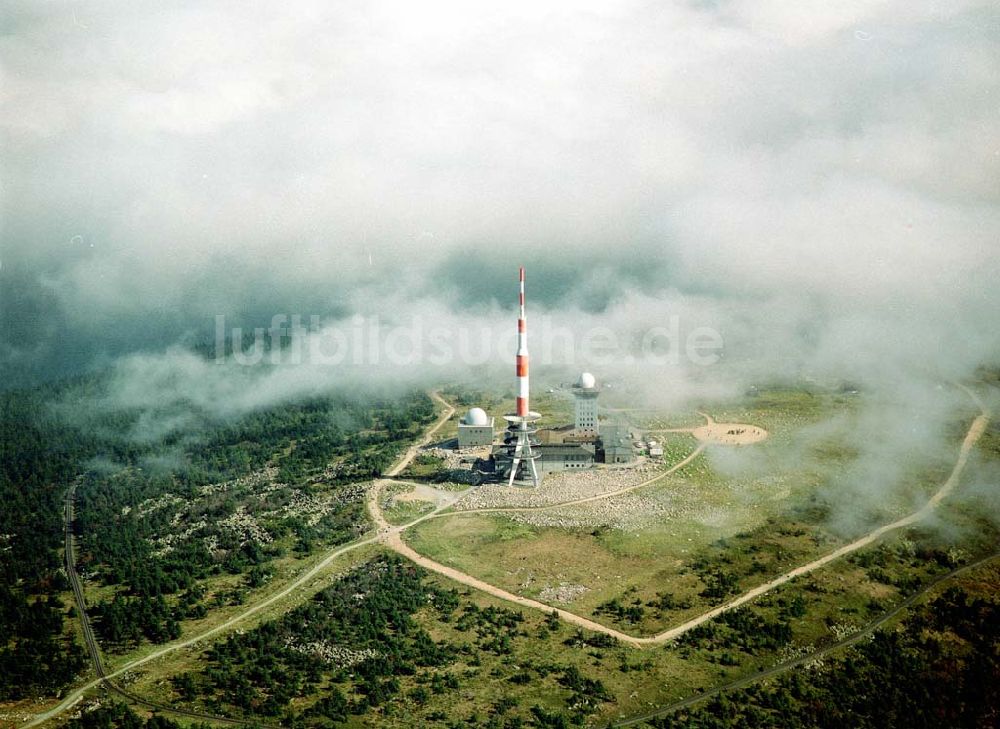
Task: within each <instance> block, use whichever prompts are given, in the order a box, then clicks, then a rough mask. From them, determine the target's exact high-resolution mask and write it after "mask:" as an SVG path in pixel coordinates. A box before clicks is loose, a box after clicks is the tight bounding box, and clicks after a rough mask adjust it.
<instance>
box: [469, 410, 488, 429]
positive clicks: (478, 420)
mask: <svg viewBox="0 0 1000 729" xmlns="http://www.w3.org/2000/svg"><path fill="white" fill-rule="evenodd" d="M463 422H464V423H465V424H466V425H489V424H490V419H489V417H487V415H486V411H485V410H483V409H482V408H469V412H467V413H466V414H465V420H464V421H463Z"/></svg>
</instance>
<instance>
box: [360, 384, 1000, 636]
mask: <svg viewBox="0 0 1000 729" xmlns="http://www.w3.org/2000/svg"><path fill="white" fill-rule="evenodd" d="M970 394H972V393H970ZM973 397H974V396H973ZM974 399H976V402H977V404H979V405H980V407H982V403H981V402H979V400H978V398H975V397H974ZM706 417H707V416H706ZM988 423H989V414H988V413H987V412H986V411H985V409H983V411H982V412H981V414H980V415H979V416H977V417H976V419H975V420H973V422H972V425H971V426H970V427H969V430H968V432H967V433H966V436H965V439H964V440H963V442H962V446H961V448H960V449H959V454H958V460H957V461H956V462H955V466H954V468H953V469H952V472H951V475H949V477H948V479H947V480H946V481H945V482H944V483H943V484H942V485H941V488H939V489H938V490H937V492H935V493H934V495H933V496H931V498H930V499H929V500H928V501H927V503H926V504H925V505H924V506H923V507H922V508H921V509H919V510H918V511H915V512H913V513H912V514H910V515H908V516H905V517H903V518H902V519H898V520H896V521H894V522H892V523H891V524H886V525H884V526H881V527H879V528H877V529H874V530H873V531H871V532H869V533H868V534H866V535H865V536H863V537H861V538H859V539H856V540H855V541H853V542H851V543H850V544H846V545H844V546H842V547H840V548H838V549H836V550H834V551H833V552H830V553H829V554H826V555H824V556H822V557H820V558H818V559H815V560H813V561H812V562H808V563H806V564H804V565H801V566H799V567H796V568H795V569H792V570H789V571H788V572H785V573H784V574H781V575H779V576H777V577H775V578H774V579H772V580H769V581H768V582H765V583H764V584H762V585H759V586H757V587H755V588H753V589H752V590H749V591H748V592H745V593H743V594H742V595H740V596H739V597H736V598H734V599H732V600H730V601H728V602H726V603H724V604H722V605H719V606H718V607H715V608H713V609H711V610H709V611H707V612H705V613H702V614H701V615H699V616H697V617H695V618H692V619H691V620H688V621H687V622H685V623H681V624H680V625H678V626H676V627H673V628H670V629H668V630H665V631H663V632H662V633H657V634H656V635H652V636H648V637H635V636H631V635H628V634H626V633H623V632H621V631H619V630H615V629H614V628H609V627H607V626H604V625H601V624H600V623H596V622H594V621H592V620H589V619H588V618H585V617H582V616H580V615H576V614H575V613H570V612H567V611H565V610H561V609H559V608H554V607H552V606H551V605H546V604H544V603H541V602H538V601H536V600H531V599H529V598H526V597H522V596H520V595H515V594H513V593H510V592H507V591H506V590H503V589H501V588H499V587H496V586H495V585H490V584H488V583H486V582H483V581H482V580H479V579H477V578H475V577H473V576H472V575H469V574H466V573H464V572H461V571H459V570H456V569H454V568H452V567H448V566H447V565H443V564H441V563H439V562H435V561H434V560H432V559H430V558H428V557H424V556H423V555H421V554H419V553H418V552H417V551H416V550H414V549H413V548H412V547H410V546H409V545H408V544H406V543H405V542H404V541H403V539H402V532H403V531H405V530H406V529H408V528H410V527H412V526H414V525H416V524H418V523H420V522H422V521H425V520H426V519H431V518H440V517H443V516H454V515H457V514H463V513H490V512H508V511H527V510H531V511H534V510H538V509H551V508H555V507H556V506H568V505H572V504H576V503H584V502H588V501H596V500H598V499H603V498H607V497H609V496H613V495H615V494H618V493H623V492H625V491H629V490H632V489H635V488H639V487H640V486H642V485H648V483H650V482H652V481H655V480H656V479H651V480H650V481H649V482H645V483H643V484H637V485H636V486H633V487H630V488H628V489H620V490H619V491H615V492H609V493H607V494H599V495H597V496H592V497H588V498H586V499H580V500H577V501H571V502H565V503H563V504H556V505H551V506H541V507H521V508H508V509H503V508H499V509H482V510H469V511H468V512H453V513H448V514H442V513H441V510H442V509H443V508H445V507H439V508H438V509H436V510H435V511H433V512H431V513H430V514H426V515H424V516H422V517H420V518H419V519H416V520H414V521H412V522H410V523H408V524H405V525H403V526H400V527H388V526H387V528H386V530H385V531H384V533H382V534H380V541H382V542H383V543H384V544H386V545H387V546H388V547H390V548H392V549H393V550H394V551H396V552H398V553H399V554H401V555H403V556H404V557H406V558H407V559H410V560H413V561H414V562H416V563H417V564H419V565H421V566H422V567H424V568H426V569H429V570H431V571H433V572H437V573H438V574H442V575H444V576H445V577H448V578H450V579H452V580H455V581H456V582H461V583H462V584H464V585H468V586H469V587H473V588H475V589H477V590H482V591H483V592H486V593H488V594H490V595H493V596H494V597H498V598H500V599H502V600H507V601H509V602H513V603H516V604H518V605H523V606H525V607H530V608H535V609H537V610H542V611H545V612H551V611H553V610H555V611H556V613H557V614H558V615H559V616H560V617H561V618H563V619H564V620H566V621H567V622H570V623H573V624H574V625H579V626H581V627H584V628H587V629H589V630H594V631H598V632H601V633H604V634H606V635H611V636H614V637H615V638H617V639H618V640H621V641H622V642H625V643H628V644H630V645H633V646H637V647H638V646H648V645H659V644H662V643H666V642H668V641H671V640H674V639H676V638H678V637H680V636H681V635H683V634H684V633H686V632H688V631H689V630H692V629H693V628H696V627H697V626H699V625H701V624H703V623H706V622H708V621H709V620H712V619H713V618H716V617H718V616H719V615H720V614H722V613H724V612H726V611H727V610H732V609H734V608H737V607H739V606H740V605H743V604H745V603H747V602H750V601H752V600H754V599H756V598H758V597H760V596H761V595H763V594H765V593H767V592H770V591H771V590H773V589H774V588H776V587H779V586H781V585H783V584H785V583H786V582H789V581H791V580H794V579H795V578H796V577H801V576H802V575H805V574H808V573H810V572H813V571H815V570H818V569H820V568H821V567H824V566H826V565H827V564H829V563H831V562H833V561H835V560H837V559H840V558H841V557H843V556H845V555H847V554H850V553H852V552H856V551H857V550H859V549H862V548H863V547H866V546H868V545H869V544H872V543H873V542H875V541H877V540H878V539H880V538H881V537H883V536H884V535H886V534H888V533H889V532H892V531H896V530H898V529H902V528H903V527H907V526H910V525H912V524H915V523H916V522H918V521H921V520H922V519H924V518H926V517H927V516H928V515H929V514H930V513H931V512H932V511H933V510H934V509H936V508H937V507H938V505H939V504H940V503H941V501H942V500H943V499H944V498H946V497H947V496H948V494H950V493H951V492H952V490H954V488H955V484H956V483H958V479H959V476H960V475H961V473H962V470H963V469H964V468H965V464H966V462H967V461H968V458H969V453H970V452H971V451H972V448H973V446H974V445H975V444H976V442H977V441H978V440H979V438H980V437H981V436H982V434H983V432H984V431H985V430H986V426H987V424H988ZM702 448H703V446H699V448H698V449H696V450H695V451H694V452H693V453H691V455H689V456H688V458H687V459H685V460H684V461H681V462H680V463H678V464H677V465H676V466H674V468H673V469H671V470H676V469H677V468H680V467H681V466H683V465H685V464H686V462H689V461H690V460H691V459H693V458H694V457H695V456H697V455H698V453H700V451H701V449H702ZM667 473H669V471H668V472H667ZM663 475H667V474H662V475H660V476H657V478H662V477H663ZM380 491H381V488H379V489H377V490H376V489H373V494H374V495H375V496H376V499H375V500H374V501H372V502H370V508H373V518H376V515H375V512H377V513H378V514H377V518H376V520H377V521H381V523H385V519H384V517H382V515H381V510H380V509H379V507H378V501H377V493H379V492H380Z"/></svg>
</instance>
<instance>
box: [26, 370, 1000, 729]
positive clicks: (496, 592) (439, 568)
mask: <svg viewBox="0 0 1000 729" xmlns="http://www.w3.org/2000/svg"><path fill="white" fill-rule="evenodd" d="M962 389H963V390H965V391H966V392H967V393H968V394H969V395H970V397H972V398H973V400H975V402H976V404H977V405H978V406H979V408H980V411H981V412H980V415H979V416H977V417H976V419H975V420H974V421H973V422H972V425H971V426H970V428H969V430H968V432H967V433H966V436H965V439H964V440H963V442H962V446H961V448H960V449H959V454H958V460H957V461H956V463H955V466H954V468H953V469H952V472H951V474H950V475H949V477H948V479H947V480H946V481H945V482H944V483H943V484H942V485H941V488H939V489H938V491H937V492H935V493H934V495H933V496H931V498H930V499H929V500H928V501H927V503H926V504H925V505H924V506H923V507H922V508H921V509H919V510H918V511H916V512H914V513H912V514H910V515H908V516H906V517H903V518H902V519H898V520H897V521H894V522H892V523H891V524H886V525H885V526H882V527H879V528H878V529H875V530H873V531H871V532H869V533H868V534H866V535H865V536H863V537H861V538H860V539H857V540H855V541H853V542H851V543H850V544H847V545H844V546H843V547H840V548H839V549H836V550H834V551H833V552H830V553H829V554H827V555H825V556H823V557H820V558H819V559H816V560H813V561H812V562H809V563H807V564H805V565H802V566H800V567H797V568H795V569H793V570H790V571H788V572H786V573H784V574H782V575H779V576H778V577H775V578H774V579H772V580H770V581H768V582H766V583H764V584H762V585H760V586H758V587H756V588H754V589H752V590H750V591H748V592H746V593H744V594H743V595H740V596H739V597H737V598H734V599H733V600H730V601H729V602H727V603H725V604H723V605H720V606H718V607H716V608H714V609H712V610H709V611H708V612H706V613H703V614H702V615H699V616H697V617H695V618H692V619H691V620H689V621H687V622H685V623H682V624H681V625H678V626H676V627H674V628H670V629H669V630H665V631H663V632H662V633H658V634H657V635H653V636H648V637H636V636H631V635H628V634H626V633H623V632H621V631H619V630H615V629H614V628H609V627H607V626H604V625H601V624H600V623H596V622H594V621H592V620H589V619H588V618H585V617H583V616H580V615H576V614H575V613H571V612H568V611H566V610H562V609H560V608H554V607H553V606H551V605H546V604H544V603H541V602H538V601H536V600H531V599H529V598H525V597H521V596H520V595H515V594H513V593H510V592H507V591H506V590H502V589H500V588H499V587H496V586H494V585H490V584H488V583H486V582H483V581H482V580H479V579H477V578H475V577H473V576H471V575H468V574H466V573H464V572H461V571H459V570H456V569H453V568H451V567H448V566H447V565H443V564H440V563H439V562H435V561H434V560H432V559H430V558H428V557H424V556H423V555H421V554H419V553H418V552H416V551H415V550H414V549H413V548H412V547H410V546H409V545H407V544H406V543H405V542H404V541H403V539H402V533H403V532H404V531H405V530H406V529H409V528H411V527H413V526H415V525H417V524H419V523H421V522H423V521H424V520H426V519H430V518H442V517H444V516H457V515H460V514H471V513H490V512H502V511H519V510H538V509H552V508H558V507H562V506H571V505H573V504H578V503H584V502H588V501H596V500H598V499H603V498H608V497H609V496H614V495H618V494H620V493H625V492H627V491H631V490H634V489H636V488H640V487H642V486H645V485H649V484H650V483H651V482H652V481H655V480H658V479H660V478H663V476H665V475H668V474H669V473H672V472H673V471H675V470H677V469H678V468H681V467H682V466H684V465H686V464H687V463H689V462H690V461H691V460H692V459H693V458H695V457H696V456H697V455H698V454H699V453H700V452H701V450H702V448H703V447H704V446H703V445H702V446H699V448H698V449H696V450H695V451H694V452H692V453H691V454H690V455H689V456H688V457H687V458H685V459H684V460H683V461H681V462H680V463H678V464H675V466H674V467H672V468H671V469H670V470H669V471H667V472H665V473H663V474H659V475H657V476H656V477H655V478H653V479H650V480H649V481H645V482H643V483H640V484H637V485H635V486H632V487H628V488H625V489H619V490H617V491H613V492H609V493H606V494H599V495H597V496H593V497H587V498H585V499H578V500H574V501H568V502H564V503H559V504H552V505H547V506H541V507H520V508H510V509H482V510H468V511H461V512H449V513H447V514H445V513H442V512H443V511H444V509H447V508H449V507H450V506H451V505H453V504H454V502H455V501H457V500H458V499H459V498H461V496H462V494H461V493H459V494H457V495H456V496H455V498H454V499H453V500H449V501H446V502H444V503H442V504H441V505H440V506H438V508H436V509H435V510H434V511H432V512H430V513H428V514H426V515H424V516H421V517H420V518H418V519H415V520H413V521H411V522H409V523H407V524H404V525H402V526H398V527H394V526H391V525H390V524H389V523H388V522H387V521H386V519H385V516H384V514H383V513H382V509H381V507H380V504H379V500H380V495H381V493H382V491H383V489H384V487H385V485H386V484H387V483H391V482H392V481H393V477H394V476H398V475H399V474H400V473H401V472H402V471H403V470H404V469H405V468H406V467H407V466H408V465H409V463H410V462H411V461H412V460H413V458H415V457H416V455H417V453H418V452H419V450H420V448H422V447H423V446H424V445H426V444H427V443H429V442H430V440H431V438H433V436H434V434H435V433H437V431H438V430H440V428H441V427H442V426H443V425H444V424H445V423H446V422H447V421H448V420H449V419H450V418H451V416H452V415H453V414H454V412H455V408H454V407H452V406H451V405H450V404H449V403H448V402H447V401H446V400H445V399H444V398H442V397H441V396H440V394H439V393H437V392H433V393H431V397H432V398H433V399H434V400H436V401H437V402H438V403H439V404H440V405H442V406H443V408H444V409H443V411H442V413H441V415H440V417H439V418H438V420H437V421H435V423H434V425H432V426H431V427H430V428H429V429H428V431H427V432H426V433H425V435H424V437H423V438H422V439H421V440H420V442H418V443H415V444H414V445H412V446H410V447H409V448H408V449H407V450H406V452H405V453H404V454H403V456H402V457H401V458H400V460H399V461H398V462H397V463H396V465H395V466H393V468H391V469H390V470H389V471H388V472H387V473H386V476H387V478H385V479H380V480H378V481H376V482H375V483H374V484H373V487H372V489H371V490H370V492H369V496H368V501H367V504H368V510H369V512H370V513H371V516H372V520H373V521H374V523H375V526H376V534H375V535H374V536H371V537H367V538H365V539H362V540H359V541H357V542H352V543H350V544H347V545H345V546H342V547H340V548H338V549H335V550H333V551H332V552H330V553H329V554H328V555H327V556H326V557H324V558H323V559H322V560H321V561H320V562H318V563H316V564H315V565H313V566H312V567H311V568H310V569H308V570H307V571H306V572H304V573H303V574H301V575H299V576H298V577H297V578H295V579H294V580H292V581H291V582H290V583H288V584H287V585H286V586H285V587H284V588H282V589H281V590H280V591H279V592H276V593H274V594H272V595H270V596H268V597H267V598H265V599H263V600H262V601H260V602H258V603H255V604H253V605H250V606H248V607H247V609H246V610H244V611H242V612H240V613H238V614H236V615H234V616H232V617H231V618H229V619H227V620H226V621H225V622H223V623H220V624H219V625H216V626H214V627H213V628H210V629H208V630H206V631H204V632H202V633H198V634H196V635H193V636H190V637H189V638H185V639H183V640H179V641H177V642H174V643H169V644H167V645H165V646H163V647H161V648H159V649H158V650H156V651H153V652H152V653H149V654H148V655H146V656H144V657H142V658H139V659H136V660H134V661H130V662H129V663H126V664H124V665H123V666H121V667H120V668H118V669H117V670H115V671H113V672H110V673H107V674H106V676H105V677H104V678H100V677H99V678H96V679H94V680H92V681H90V682H89V683H86V684H84V685H82V686H79V687H78V688H76V689H74V690H73V691H71V692H70V693H69V694H68V695H67V696H66V697H65V698H64V699H63V701H61V702H60V703H59V704H58V705H57V706H55V707H53V708H52V709H50V710H48V711H46V712H43V713H40V714H37V715H36V716H35V717H34V718H33V719H31V720H30V721H28V722H27V723H25V724H23V725H22V726H23V727H25V728H27V727H33V726H38V725H39V724H42V723H44V722H46V721H48V720H50V719H53V718H55V717H56V716H58V715H59V714H62V713H63V712H65V711H66V710H68V709H69V708H71V707H72V706H74V705H75V704H76V703H77V702H79V701H80V699H81V698H82V697H83V694H84V693H85V692H86V691H89V690H91V689H93V688H95V687H97V686H98V685H99V684H100V683H101V681H102V680H104V679H105V678H115V677H117V676H119V675H121V674H123V673H125V672H126V671H130V670H133V669H135V668H137V667H139V666H141V665H143V664H145V663H148V662H150V661H153V660H156V659H157V658H160V657H162V656H165V655H167V654H169V653H172V652H174V651H177V650H181V649H183V648H188V647H191V646H193V645H195V644H197V643H200V642H202V641H204V640H206V639H207V638H211V637H212V636H215V635H218V634H220V633H223V632H225V631H228V630H231V629H232V628H234V627H235V626H236V625H238V624H239V623H241V622H243V621H245V620H246V619H247V618H249V617H251V616H253V615H255V614H257V613H259V612H261V611H262V610H264V609H266V608H268V607H270V606H272V605H274V604H275V603H277V602H279V601H280V600H282V599H284V598H286V597H288V596H289V595H291V594H292V593H294V592H295V591H297V590H299V589H301V588H302V587H304V586H305V585H306V584H307V583H308V582H310V581H311V580H313V579H314V578H316V577H317V576H318V575H319V574H320V573H321V572H322V571H323V570H324V569H326V568H327V567H328V566H329V565H330V564H331V563H332V562H333V561H334V560H335V559H337V558H338V557H340V556H341V555H343V554H345V553H347V552H350V551H352V550H355V549H358V548H360V547H363V546H365V545H368V544H375V543H381V544H384V545H386V546H387V547H389V548H391V549H392V550H394V551H395V552H397V553H399V554H400V555H402V556H404V557H406V558H407V559H410V560H412V561H413V562H415V563H416V564H419V565H420V566H422V567H424V568H425V569H428V570H430V571H432V572H437V573H438V574H441V575H444V576H445V577H448V578H450V579H452V580H455V581H456V582H460V583H462V584H464V585H467V586H469V587H472V588H475V589H477V590H481V591H483V592H485V593H487V594H490V595H493V596H494V597H497V598H500V599H502V600H506V601H509V602H512V603H515V604H518V605H522V606H524V607H529V608H533V609H537V610H542V611H544V612H548V613H551V612H553V611H554V612H555V613H556V614H557V615H559V617H561V618H562V619H563V620H565V621H567V622H569V623H572V624H574V625H577V626H580V627H582V628H586V629H588V630H592V631H595V632H600V633H604V634H606V635H610V636H613V637H615V638H617V639H618V640H620V641H622V642H623V643H626V644H629V645H632V646H636V647H641V646H650V645H659V644H662V643H665V642H668V641H671V640H674V639H675V638H677V637H679V636H680V635H682V634H684V633H686V632H687V631H689V630H691V629H692V628H695V627H697V626H698V625H701V624H702V623H705V622H707V621H709V620H711V619H713V618H715V617H717V616H718V615H719V614H721V613H723V612H725V611H726V610H731V609H733V608H735V607H739V606H740V605H743V604H744V603H747V602H749V601H751V600H753V599H755V598H757V597H759V596H761V595H763V594H765V593H767V592H769V591H770V590H773V589H774V588H776V587H778V586H780V585H783V584H785V583H786V582H789V581H790V580H793V579H795V578H796V577H800V576H802V575H805V574H808V573H809V572H812V571H814V570H817V569H819V568H821V567H823V566H825V565H827V564H829V563H830V562H833V561H834V560H836V559H839V558H840V557H843V556H845V555H847V554H850V553H851V552H855V551H857V550H859V549H861V548H863V547H865V546H868V545H869V544H871V543H873V542H875V541H876V540H878V539H879V538H881V537H882V536H884V535H885V534H887V533H889V532H892V531H895V530H898V529H901V528H903V527H906V526H910V525H912V524H914V523H916V522H918V521H920V520H922V519H924V518H926V517H927V516H928V515H929V514H931V512H933V511H934V509H936V508H937V507H938V505H939V504H940V503H941V501H942V500H943V499H945V498H946V497H947V496H948V494H950V493H951V492H952V490H953V489H954V488H955V485H956V484H957V483H958V480H959V477H960V475H961V473H962V470H963V469H964V468H965V464H966V462H967V461H968V458H969V453H970V452H971V450H972V448H973V446H974V445H975V444H976V442H977V441H978V440H979V438H980V437H981V436H982V434H983V432H984V431H985V430H986V426H987V424H988V423H989V412H988V411H987V409H986V407H985V406H984V405H983V403H982V402H981V401H980V400H979V399H978V398H977V397H976V396H975V394H974V393H972V392H971V391H969V390H968V389H967V388H964V387H963V388H962ZM463 493H464V492H463Z"/></svg>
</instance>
